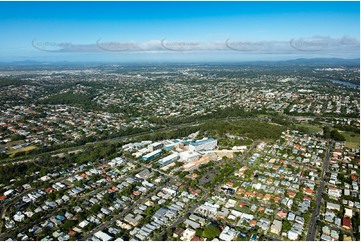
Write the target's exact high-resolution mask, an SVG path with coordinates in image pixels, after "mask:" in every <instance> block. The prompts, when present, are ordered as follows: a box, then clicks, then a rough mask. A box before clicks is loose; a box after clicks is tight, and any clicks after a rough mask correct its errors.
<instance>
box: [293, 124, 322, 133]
mask: <svg viewBox="0 0 361 242" xmlns="http://www.w3.org/2000/svg"><path fill="white" fill-rule="evenodd" d="M296 127H297V128H305V129H307V130H309V131H310V132H312V133H317V132H322V127H321V126H320V125H317V124H309V123H305V122H303V123H300V124H296Z"/></svg>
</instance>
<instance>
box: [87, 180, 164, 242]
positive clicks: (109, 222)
mask: <svg viewBox="0 0 361 242" xmlns="http://www.w3.org/2000/svg"><path fill="white" fill-rule="evenodd" d="M162 188H163V186H159V187H158V188H157V189H155V190H154V191H153V192H151V193H149V194H147V195H146V196H145V197H143V198H140V199H139V200H138V201H136V202H135V203H134V204H133V205H131V206H130V207H128V208H127V209H126V210H123V212H121V213H120V214H118V215H116V216H114V217H113V218H112V219H111V220H109V221H106V222H105V223H103V224H102V225H100V226H98V227H96V228H95V229H93V230H92V231H90V232H88V233H87V234H86V235H85V236H83V237H82V238H81V239H80V240H81V241H87V240H89V239H90V238H91V237H92V236H93V235H94V234H95V233H96V232H99V231H102V230H104V229H106V228H108V227H109V226H110V225H111V224H112V223H114V222H115V221H116V220H118V219H123V218H124V216H125V215H126V214H127V213H129V212H130V211H132V210H133V209H134V208H135V207H137V206H139V205H141V204H142V203H144V201H145V200H146V199H148V198H150V197H151V196H153V195H154V194H156V193H157V192H159V191H160V190H161V189H162Z"/></svg>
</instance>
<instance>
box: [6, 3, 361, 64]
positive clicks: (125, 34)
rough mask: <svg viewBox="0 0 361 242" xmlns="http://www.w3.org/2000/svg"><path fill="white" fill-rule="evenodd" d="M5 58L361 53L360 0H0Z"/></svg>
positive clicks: (202, 58) (119, 58) (226, 58)
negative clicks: (245, 0) (298, 0)
mask: <svg viewBox="0 0 361 242" xmlns="http://www.w3.org/2000/svg"><path fill="white" fill-rule="evenodd" d="M0 31H1V33H4V34H3V35H2V38H1V39H0V53H1V55H0V56H1V57H0V61H1V62H11V61H24V60H35V61H51V62H53V61H91V62H94V61H110V62H114V61H115V62H116V61H119V62H137V61H139V62H153V61H154V62H167V61H169V62H197V61H202V62H204V61H206V62H218V61H247V60H250V61H258V60H287V59H297V58H359V56H360V50H359V49H360V46H359V45H360V44H359V43H360V39H359V36H360V4H359V2H357V1H355V2H0Z"/></svg>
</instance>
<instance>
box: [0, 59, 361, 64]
mask: <svg viewBox="0 0 361 242" xmlns="http://www.w3.org/2000/svg"><path fill="white" fill-rule="evenodd" d="M115 63H117V62H95V61H91V62H71V61H56V62H45V61H34V60H24V61H14V62H0V66H17V65H22V66H41V65H71V64H73V65H74V64H75V65H77V64H115ZM122 64H126V63H122ZM132 64H133V65H143V64H144V65H167V64H171V65H174V64H177V63H174V62H170V63H163V64H159V63H150V62H139V63H132ZM179 64H182V65H187V64H198V65H202V64H207V63H204V62H200V63H191V62H189V63H186V62H183V63H179ZM212 64H219V65H222V64H228V65H229V64H231V65H232V64H247V65H305V66H308V65H318V66H334V65H338V66H339V65H342V66H355V65H360V58H357V59H342V58H310V59H307V58H299V59H290V60H281V61H237V62H232V61H229V62H212Z"/></svg>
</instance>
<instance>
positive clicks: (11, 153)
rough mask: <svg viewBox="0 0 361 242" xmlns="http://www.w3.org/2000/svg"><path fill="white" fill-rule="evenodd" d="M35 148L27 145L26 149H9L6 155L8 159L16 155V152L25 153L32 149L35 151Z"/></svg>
mask: <svg viewBox="0 0 361 242" xmlns="http://www.w3.org/2000/svg"><path fill="white" fill-rule="evenodd" d="M36 148H37V147H36V146H35V145H29V146H27V147H23V148H21V149H17V150H16V149H10V150H9V151H8V154H9V155H10V157H14V156H15V154H16V153H18V152H22V151H23V152H26V151H29V150H33V149H36Z"/></svg>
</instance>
